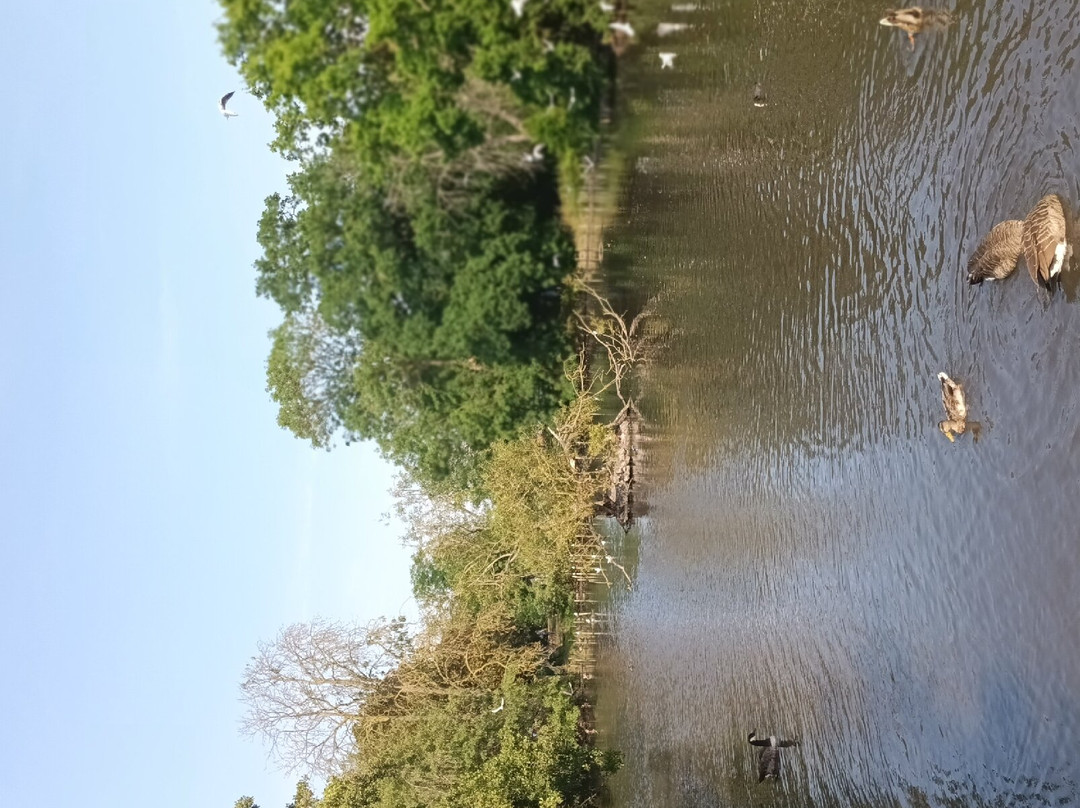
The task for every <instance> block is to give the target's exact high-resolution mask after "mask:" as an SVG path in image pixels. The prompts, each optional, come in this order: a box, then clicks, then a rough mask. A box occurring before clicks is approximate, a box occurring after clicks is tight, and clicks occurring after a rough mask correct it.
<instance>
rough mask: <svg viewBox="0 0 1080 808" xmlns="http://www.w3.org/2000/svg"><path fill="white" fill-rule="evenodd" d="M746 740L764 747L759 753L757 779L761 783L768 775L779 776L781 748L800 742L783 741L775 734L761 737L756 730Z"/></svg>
mask: <svg viewBox="0 0 1080 808" xmlns="http://www.w3.org/2000/svg"><path fill="white" fill-rule="evenodd" d="M746 740H748V741H749V742H750V743H751V744H752V745H754V746H760V747H762V750H761V752H760V753H759V754H758V767H757V773H758V778H757V781H758V782H759V783H760V782H761V781H763V780H764V779H765V778H766V777H773V778H776V777H779V776H780V750H781V749H783V748H784V747H787V746H796V745H797V744H798V743H799V742H798V741H781V740H780V739H779V738H777V737H776V736H775V735H770V736H769V737H768V738H759V737H758V736H757V732H756V731H754V732H751V733H750V735H749V736H747V738H746Z"/></svg>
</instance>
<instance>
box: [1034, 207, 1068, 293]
mask: <svg viewBox="0 0 1080 808" xmlns="http://www.w3.org/2000/svg"><path fill="white" fill-rule="evenodd" d="M1023 244H1024V262H1025V263H1026V264H1027V268H1028V274H1029V275H1031V280H1032V281H1034V282H1035V284H1036V285H1038V286H1041V287H1044V288H1046V289H1049V288H1050V284H1051V282H1052V281H1053V280H1054V279H1055V278H1057V279H1058V280H1059V281H1060V280H1061V278H1060V277H1058V276H1059V275H1060V274H1061V270H1062V268H1063V267H1064V265H1065V262H1066V261H1067V260H1068V259H1069V258H1071V257H1072V246H1071V245H1070V244H1069V242H1068V241H1067V240H1066V235H1065V210H1064V208H1063V206H1062V204H1061V197H1060V196H1058V195H1057V194H1047V195H1046V196H1044V197H1043V198H1042V199H1040V200H1039V202H1038V204H1036V205H1035V207H1034V208H1032V210H1031V213H1029V214H1028V215H1027V218H1026V219H1024V230H1023Z"/></svg>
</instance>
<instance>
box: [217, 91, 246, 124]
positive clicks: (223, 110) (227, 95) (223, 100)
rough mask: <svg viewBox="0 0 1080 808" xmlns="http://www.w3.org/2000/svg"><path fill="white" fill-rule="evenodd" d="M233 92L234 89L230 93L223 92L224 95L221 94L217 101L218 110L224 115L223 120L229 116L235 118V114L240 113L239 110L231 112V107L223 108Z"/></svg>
mask: <svg viewBox="0 0 1080 808" xmlns="http://www.w3.org/2000/svg"><path fill="white" fill-rule="evenodd" d="M235 93H236V90H233V91H232V92H231V93H225V95H223V96H221V100H220V101H218V105H217V108H218V112H220V113H221V114H222V115H224V116H225V120H229V118H235V117H236V116H237V115H239V114H240V113H239V112H233V111H232V110H231V109H226V108H225V105H226V104H228V103H229V99H230V98H232V97H233V95H234V94H235Z"/></svg>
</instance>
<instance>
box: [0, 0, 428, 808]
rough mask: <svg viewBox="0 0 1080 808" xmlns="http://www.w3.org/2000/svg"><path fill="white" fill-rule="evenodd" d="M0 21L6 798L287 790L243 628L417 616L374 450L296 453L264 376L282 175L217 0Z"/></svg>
mask: <svg viewBox="0 0 1080 808" xmlns="http://www.w3.org/2000/svg"><path fill="white" fill-rule="evenodd" d="M4 16H5V22H4V25H3V26H2V27H0V68H2V70H3V75H4V76H5V80H4V82H3V85H2V86H0V99H2V101H3V109H4V113H3V126H2V129H0V144H2V148H0V161H2V162H3V164H2V177H3V181H2V183H0V281H2V283H0V458H2V461H0V512H2V513H3V528H2V532H0V537H2V541H0V548H2V557H0V615H2V617H0V643H2V647H3V659H4V664H2V665H0V706H2V708H3V711H4V720H3V721H0V781H2V782H3V783H4V786H5V788H4V795H5V800H7V801H9V802H11V803H13V804H29V803H30V802H31V801H33V802H34V803H37V804H40V803H42V802H44V804H46V805H56V806H70V805H79V806H81V808H95V807H96V806H102V807H104V806H109V808H115V805H116V804H117V795H118V792H120V793H123V794H124V795H128V799H130V797H131V796H134V795H138V796H136V799H139V800H142V799H147V798H149V799H152V801H153V802H154V803H155V804H156V805H158V806H161V808H172V807H173V806H184V808H188V807H189V806H201V807H204V808H211V806H226V808H231V806H232V804H233V802H234V801H235V800H236V799H237V798H238V797H240V796H241V795H245V794H248V795H252V796H254V797H255V799H256V801H257V802H258V803H259V804H260V805H261V806H262V808H284V806H285V804H286V802H287V801H288V800H289V799H290V798H291V796H292V794H293V790H294V785H295V779H296V778H295V776H290V775H288V774H286V773H283V772H281V771H279V770H278V769H277V767H276V766H275V764H274V762H273V761H269V760H268V759H267V750H266V749H265V747H264V746H263V745H262V743H261V742H260V741H258V740H253V739H249V738H246V737H243V736H241V735H240V734H239V732H238V723H239V719H240V716H241V714H242V705H241V704H240V703H239V700H238V695H239V688H238V685H239V681H240V678H241V675H242V672H243V668H244V664H245V662H246V661H247V660H248V659H249V658H250V657H251V656H252V655H253V654H254V653H255V650H256V645H257V643H258V642H259V641H260V640H269V639H272V638H273V636H274V635H275V634H276V633H277V631H278V630H279V629H280V628H281V627H282V626H284V625H287V624H289V623H293V622H297V621H303V620H307V619H310V618H312V617H315V616H325V617H329V618H332V619H339V620H347V621H348V620H357V621H362V622H366V621H367V620H368V619H370V618H372V617H376V616H378V615H396V614H399V613H402V612H403V611H404V612H405V613H409V611H410V610H411V609H413V608H414V607H413V606H412V604H411V603H410V602H409V582H408V553H407V551H406V550H405V549H404V548H403V547H402V546H401V540H400V539H401V535H402V528H401V526H400V525H399V524H397V523H395V522H394V521H393V520H392V519H388V518H386V517H385V514H387V513H389V512H390V511H391V510H392V506H393V502H392V499H391V497H390V495H389V494H388V489H389V488H390V486H391V485H392V482H393V469H392V468H391V467H389V466H388V465H386V464H385V463H384V462H383V461H382V460H381V459H379V457H378V455H377V452H376V451H375V449H374V448H373V447H372V446H370V445H357V444H353V445H352V446H350V447H344V446H341V447H339V448H338V449H336V450H335V451H333V452H329V453H327V452H320V451H316V450H313V449H312V448H311V447H310V446H309V445H308V444H306V443H303V442H301V441H299V440H297V439H296V438H294V437H293V436H292V435H291V433H289V432H286V431H284V430H282V429H281V428H279V427H278V426H277V423H276V421H275V419H276V414H277V413H276V408H275V406H274V404H273V402H272V401H271V400H270V398H269V394H268V393H267V392H266V390H265V387H266V379H265V361H266V356H267V353H268V352H269V346H270V344H269V339H268V337H267V331H268V330H269V329H271V328H273V327H274V326H276V325H277V324H278V322H279V321H280V314H279V312H278V310H277V309H276V307H275V306H274V305H273V304H272V303H269V302H267V301H264V300H261V299H258V298H256V296H255V291H254V287H255V280H254V270H253V268H252V263H253V261H254V260H255V259H256V258H257V257H258V254H259V248H258V244H257V243H256V241H255V230H256V224H257V221H258V217H259V214H260V213H261V211H262V207H263V200H264V198H265V197H266V196H267V195H269V194H270V193H272V192H274V191H279V190H284V187H285V176H286V174H287V173H288V171H289V166H288V164H286V163H285V162H284V161H282V160H281V159H280V158H278V157H277V156H276V155H273V154H272V153H271V152H270V150H269V148H268V147H267V143H268V142H269V141H270V140H271V139H272V137H273V127H272V120H271V118H270V117H269V115H268V114H267V113H266V112H265V111H264V110H263V109H262V107H261V105H260V104H259V102H258V101H257V100H256V99H255V98H253V97H251V96H249V95H247V94H246V93H244V92H243V89H242V86H241V84H240V81H239V79H238V77H237V74H236V72H235V70H234V69H233V68H231V67H230V66H229V65H228V64H227V63H226V62H225V60H224V59H223V58H222V57H221V55H220V50H219V48H218V45H217V42H216V34H215V31H214V27H213V26H214V22H215V21H216V20H217V19H218V17H219V12H218V7H217V4H216V2H211V1H210V0H182V1H178V2H172V3H170V2H164V0H158V1H156V2H148V1H147V0H101V1H100V2H96V3H76V2H71V0H60V2H57V3H13V4H9V6H8V7H7V8H5V12H4ZM234 89H235V90H237V91H238V92H237V94H236V96H234V98H233V99H232V101H231V102H230V107H231V108H233V109H235V110H236V111H237V112H238V113H240V116H239V117H237V118H233V119H231V120H225V119H224V118H223V117H222V116H221V115H220V114H219V113H218V111H217V101H218V98H219V97H220V96H221V95H222V94H224V93H225V92H227V91H229V90H234ZM121 801H124V802H126V801H127V799H123V800H121Z"/></svg>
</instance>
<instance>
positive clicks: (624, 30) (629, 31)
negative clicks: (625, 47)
mask: <svg viewBox="0 0 1080 808" xmlns="http://www.w3.org/2000/svg"><path fill="white" fill-rule="evenodd" d="M608 28H610V29H611V30H612V31H615V32H616V33H619V34H623V35H624V36H626V37H627V38H628V39H633V38H634V29H633V28H632V27H631V26H630V23H628V22H609V23H608Z"/></svg>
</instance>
